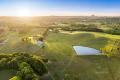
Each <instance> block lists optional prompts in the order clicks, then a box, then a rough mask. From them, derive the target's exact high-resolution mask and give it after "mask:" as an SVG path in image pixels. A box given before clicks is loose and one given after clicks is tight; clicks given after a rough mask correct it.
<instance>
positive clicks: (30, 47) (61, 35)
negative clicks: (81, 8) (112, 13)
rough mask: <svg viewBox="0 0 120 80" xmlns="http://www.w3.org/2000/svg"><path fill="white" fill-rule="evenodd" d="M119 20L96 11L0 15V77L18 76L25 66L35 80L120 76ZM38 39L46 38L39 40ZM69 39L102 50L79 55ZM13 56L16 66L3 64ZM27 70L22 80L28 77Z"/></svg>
mask: <svg viewBox="0 0 120 80" xmlns="http://www.w3.org/2000/svg"><path fill="white" fill-rule="evenodd" d="M119 21H120V18H119V17H95V16H94V17H92V16H89V17H81V16H75V17H74V16H71V17H65V16H61V17H59V16H48V17H30V18H18V17H0V64H1V65H3V64H4V65H3V66H1V65H0V74H1V75H4V76H0V79H1V80H5V78H6V79H8V78H9V79H10V78H11V80H17V78H20V79H21V77H22V76H23V75H26V74H27V73H26V74H22V71H23V72H25V71H27V70H26V69H24V70H22V68H24V67H27V68H28V69H30V72H29V71H28V73H29V74H30V75H33V76H31V77H32V78H35V80H38V79H42V80H46V78H47V80H52V79H53V80H119V79H120V77H119V75H120V73H119V72H120V64H119V63H120V62H119V61H120V57H119V56H120V24H119ZM37 41H42V42H43V43H44V44H43V45H42V46H38V45H37V44H36V42H37ZM73 45H78V46H85V47H90V48H94V49H97V50H100V51H101V54H102V55H88V56H77V55H76V53H75V51H74V49H73ZM14 55H16V56H14ZM36 56H37V57H36ZM8 61H10V62H8ZM12 61H14V62H15V63H14V65H16V66H17V68H16V67H15V66H9V67H7V66H8V63H9V64H12V63H11V62H12ZM41 62H42V63H43V64H44V69H45V73H44V75H41V74H42V73H41V71H42V70H44V69H43V68H42V69H41V67H42V65H41ZM31 64H33V66H32V65H31ZM5 65H7V66H6V67H7V68H3V67H4V66H5ZM35 65H38V66H36V67H35ZM11 69H13V70H15V72H12V71H11ZM18 73H19V74H18ZM46 74H47V75H48V76H47V77H46ZM26 76H27V77H25V76H23V78H24V79H22V80H26V79H31V77H30V76H28V75H26Z"/></svg>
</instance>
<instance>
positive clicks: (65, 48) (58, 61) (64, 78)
mask: <svg viewBox="0 0 120 80" xmlns="http://www.w3.org/2000/svg"><path fill="white" fill-rule="evenodd" d="M48 34H49V35H48V37H47V38H46V47H45V48H43V53H42V55H44V56H45V57H46V58H48V59H49V60H50V63H48V65H47V66H48V69H49V71H50V73H51V74H52V76H53V77H54V78H55V80H119V79H120V78H119V75H120V73H119V70H120V65H119V60H120V58H114V57H113V58H108V57H106V56H76V54H75V52H74V50H73V48H72V45H82V46H88V47H92V48H96V49H98V50H99V49H100V48H102V47H104V46H105V45H107V44H109V42H111V41H113V40H115V39H119V36H116V35H110V34H104V33H95V32H72V33H70V32H61V33H53V32H49V33H48Z"/></svg>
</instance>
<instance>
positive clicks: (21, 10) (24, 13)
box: [17, 9, 32, 17]
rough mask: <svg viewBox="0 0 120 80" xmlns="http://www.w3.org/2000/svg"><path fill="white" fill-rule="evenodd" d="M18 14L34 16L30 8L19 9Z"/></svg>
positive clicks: (19, 15)
mask: <svg viewBox="0 0 120 80" xmlns="http://www.w3.org/2000/svg"><path fill="white" fill-rule="evenodd" d="M17 16H18V17H28V16H32V12H31V11H30V10H29V9H19V10H18V11H17Z"/></svg>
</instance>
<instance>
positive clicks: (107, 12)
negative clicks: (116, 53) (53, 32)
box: [0, 0, 120, 16]
mask: <svg viewBox="0 0 120 80" xmlns="http://www.w3.org/2000/svg"><path fill="white" fill-rule="evenodd" d="M92 14H95V15H98V16H120V0H0V16H49V15H58V16H81V15H83V16H85V15H92Z"/></svg>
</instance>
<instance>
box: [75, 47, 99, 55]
mask: <svg viewBox="0 0 120 80" xmlns="http://www.w3.org/2000/svg"><path fill="white" fill-rule="evenodd" d="M73 48H74V50H75V52H76V54H77V55H100V54H101V52H100V51H99V50H96V49H94V48H89V47H84V46H73Z"/></svg>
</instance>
